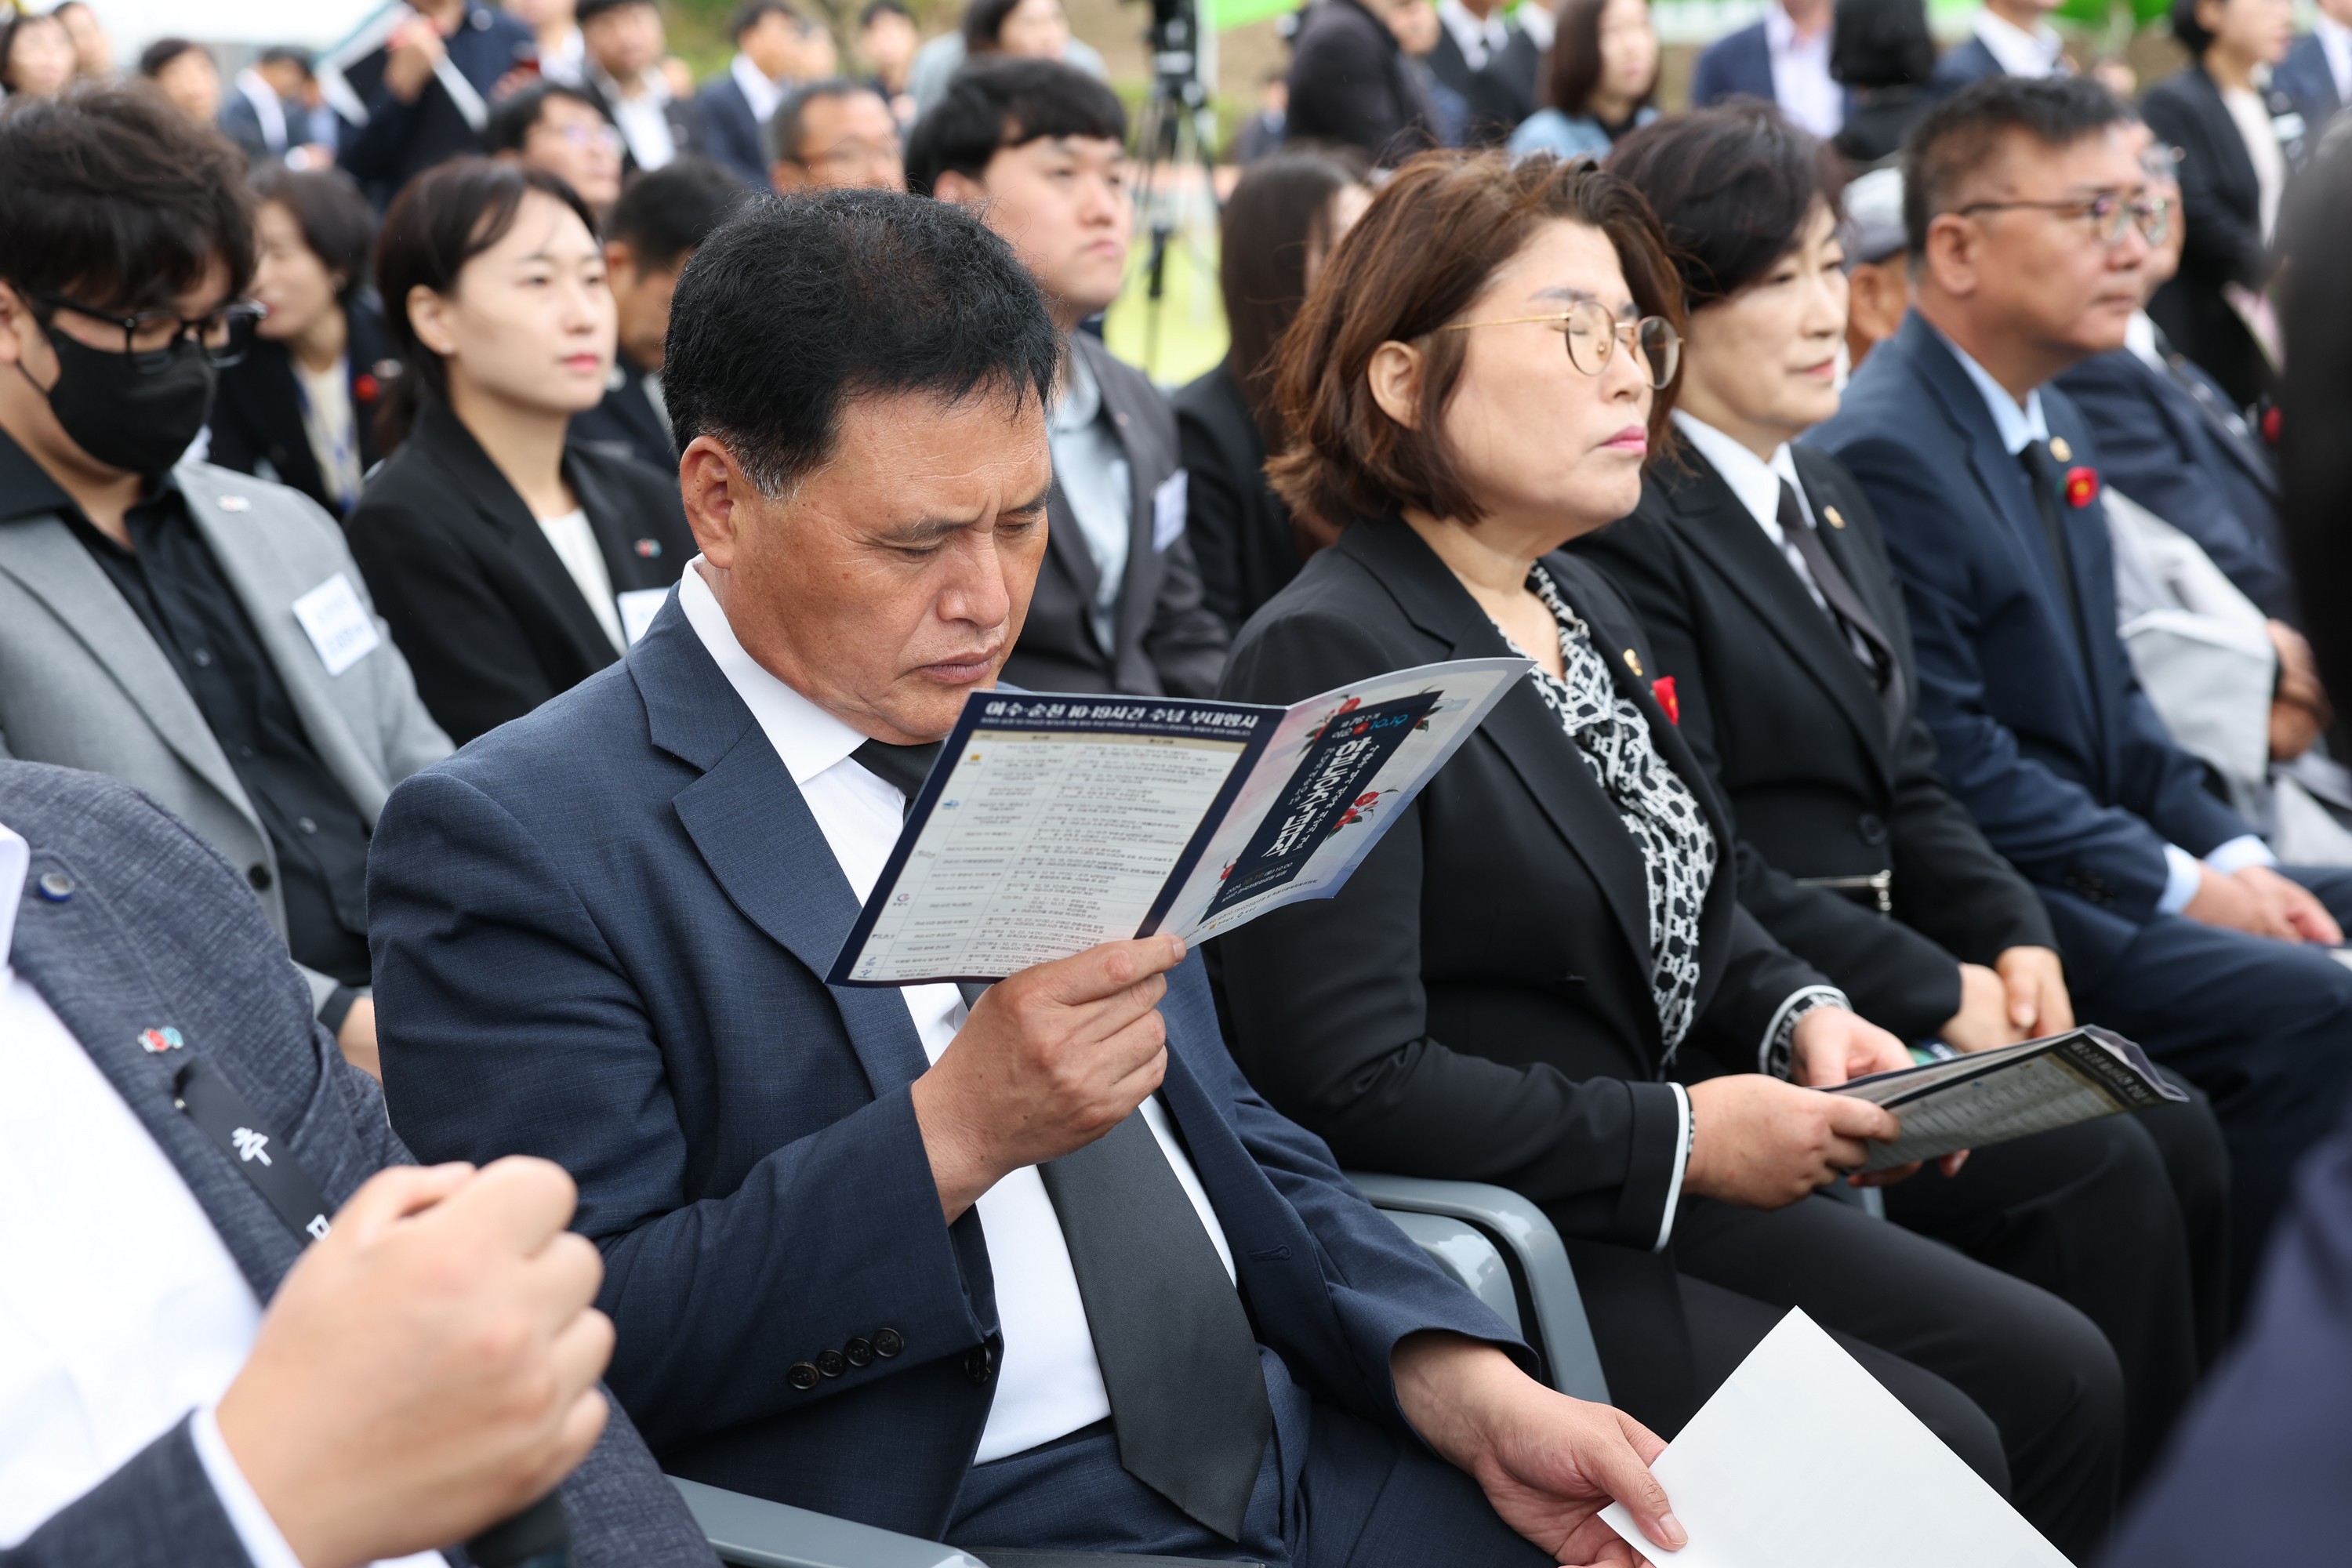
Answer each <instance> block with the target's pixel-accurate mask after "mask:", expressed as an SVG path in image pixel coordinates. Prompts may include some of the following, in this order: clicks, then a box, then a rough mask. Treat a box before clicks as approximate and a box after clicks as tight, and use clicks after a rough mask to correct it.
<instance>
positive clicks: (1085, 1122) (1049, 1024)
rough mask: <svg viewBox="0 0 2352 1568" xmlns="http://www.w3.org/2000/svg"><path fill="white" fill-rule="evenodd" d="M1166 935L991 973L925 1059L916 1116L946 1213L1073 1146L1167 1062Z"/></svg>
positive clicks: (1126, 1106) (1176, 950)
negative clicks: (939, 1047) (1163, 1009)
mask: <svg viewBox="0 0 2352 1568" xmlns="http://www.w3.org/2000/svg"><path fill="white" fill-rule="evenodd" d="M1183 960H1184V944H1183V942H1181V941H1179V940H1178V939H1177V938H1175V937H1172V936H1151V937H1143V938H1139V939H1138V940H1136V941H1133V942H1104V943H1102V944H1101V945H1099V946H1097V947H1090V948H1088V949H1087V951H1086V952H1081V953H1077V954H1075V955H1074V956H1072V957H1069V958H1063V959H1056V960H1055V961H1054V962H1053V963H1040V964H1036V965H1034V967H1032V968H1028V969H1024V970H1023V971H1022V972H1021V973H1018V974H1015V975H1012V976H1010V977H1009V978H1007V979H1004V980H1000V981H998V982H997V983H996V984H994V985H992V986H990V987H989V988H988V991H987V994H984V995H983V996H982V997H981V999H980V1005H978V1006H976V1007H974V1008H973V1009H972V1010H971V1017H970V1018H968V1019H966V1020H965V1022H964V1026H963V1027H962V1028H961V1029H959V1030H957V1031H956V1037H955V1039H954V1040H953V1041H952V1042H950V1045H949V1046H948V1048H947V1049H946V1050H944V1051H942V1052H940V1059H939V1060H938V1061H936V1062H933V1063H932V1064H931V1069H930V1071H929V1072H927V1073H925V1074H924V1075H923V1076H922V1077H920V1078H919V1079H916V1080H915V1088H914V1097H915V1121H916V1124H917V1125H918V1126H919V1127H920V1128H921V1129H922V1134H923V1149H924V1152H926V1153H928V1154H929V1156H930V1161H931V1178H932V1180H933V1181H935V1182H937V1183H938V1184H939V1189H940V1208H941V1209H943V1210H944V1211H945V1212H946V1214H947V1217H948V1220H949V1223H950V1224H952V1223H954V1221H955V1220H956V1219H957V1218H958V1217H959V1216H960V1215H962V1213H963V1211H964V1210H966V1209H968V1208H970V1207H971V1205H972V1204H973V1203H974V1202H976V1201H977V1200H978V1199H979V1197H980V1194H982V1193H984V1192H986V1191H988V1189H989V1188H991V1187H992V1186H994V1185H995V1184H997V1183H998V1182H999V1181H1001V1180H1003V1178H1004V1177H1005V1176H1006V1175H1007V1174H1009V1173H1012V1172H1013V1171H1017V1170H1019V1169H1021V1167H1022V1166H1024V1165H1035V1164H1039V1163H1043V1162H1045V1161H1047V1160H1057V1159H1059V1158H1061V1157H1062V1156H1063V1155H1065V1154H1066V1153H1068V1152H1070V1151H1071V1150H1073V1149H1083V1148H1085V1147H1086V1146H1087V1144H1089V1143H1091V1142H1094V1141H1095V1140H1096V1139H1097V1138H1099V1137H1101V1136H1102V1135H1103V1134H1104V1133H1106V1132H1108V1131H1110V1130H1111V1129H1112V1128H1114V1127H1116V1126H1118V1124H1119V1123H1120V1122H1122V1121H1126V1120H1127V1118H1128V1114H1129V1112H1130V1111H1132V1110H1134V1109H1135V1108H1136V1107H1137V1106H1139V1105H1140V1104H1142V1103H1143V1101H1144V1099H1145V1097H1147V1096H1148V1095H1150V1093H1151V1092H1152V1091H1153V1090H1154V1089H1158V1088H1159V1087H1160V1077H1161V1075H1162V1074H1163V1073H1165V1072H1166V1071H1167V1070H1168V1026H1167V1024H1166V1023H1165V1022H1164V1021H1163V1020H1162V1019H1161V1018H1160V1014H1159V1013H1158V1012H1157V1011H1156V1009H1157V1008H1158V1006H1159V1005H1160V998H1161V997H1162V996H1164V995H1166V994H1168V982H1167V981H1166V980H1165V979H1163V978H1162V976H1163V975H1165V974H1166V973H1167V972H1168V971H1169V970H1171V969H1173V968H1175V967H1176V965H1178V964H1179V963H1182V962H1183Z"/></svg>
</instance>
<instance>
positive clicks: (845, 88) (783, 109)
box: [760, 76, 889, 163]
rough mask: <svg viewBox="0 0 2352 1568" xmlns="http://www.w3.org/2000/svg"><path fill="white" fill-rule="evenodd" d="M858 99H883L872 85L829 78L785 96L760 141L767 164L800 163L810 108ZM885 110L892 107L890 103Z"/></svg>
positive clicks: (799, 88) (777, 106) (845, 79)
mask: <svg viewBox="0 0 2352 1568" xmlns="http://www.w3.org/2000/svg"><path fill="white" fill-rule="evenodd" d="M859 97H866V98H873V99H877V100H880V99H881V98H882V95H881V94H880V93H879V92H877V91H876V90H875V89H874V88H873V87H872V86H871V85H869V84H867V83H866V82H862V81H852V80H850V79H848V78H847V77H845V76H835V77H827V78H826V79H824V80H823V81H813V82H810V83H808V84H807V85H805V86H803V87H796V88H794V89H793V90H792V91H791V92H789V93H787V94H785V95H784V100H783V101H782V103H779V104H778V105H776V111H775V113H773V114H771V115H770V116H768V123H767V126H766V128H765V129H764V130H763V131H761V133H760V140H761V142H765V143H766V144H767V145H766V149H765V151H766V152H767V154H768V162H769V163H799V162H800V161H801V129H802V122H803V121H805V120H806V119H807V118H808V110H809V105H810V104H812V103H823V102H824V100H827V99H833V98H859ZM883 107H885V108H886V109H887V107H889V105H888V103H887V100H885V101H884V103H883Z"/></svg>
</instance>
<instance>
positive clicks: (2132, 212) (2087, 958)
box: [1807, 78, 2352, 1288]
mask: <svg viewBox="0 0 2352 1568" xmlns="http://www.w3.org/2000/svg"><path fill="white" fill-rule="evenodd" d="M1905 164H1906V167H1905V172H1904V177H1905V188H1906V227H1907V229H1908V231H1909V239H1910V247H1911V250H1912V254H1913V255H1914V257H1915V258H1917V259H1916V262H1915V267H1916V272H1915V277H1916V280H1917V287H1916V294H1915V303H1914V307H1913V311H1912V314H1911V316H1910V317H1909V318H1908V319H1907V320H1906V321H1905V322H1904V324H1903V327H1902V330H1901V331H1898V332H1897V333H1896V335H1895V338H1894V339H1892V340H1891V341H1889V342H1885V343H1883V344H1881V345H1880V346H1879V347H1878V348H1876V349H1875V350H1874V351H1873V352H1872V353H1871V356H1870V359H1869V360H1868V362H1867V363H1864V366H1863V368H1862V370H1861V371H1860V372H1859V373H1858V374H1856V376H1855V378H1854V382H1853V386H1852V388H1851V389H1850V390H1849V392H1848V393H1847V395H1846V397H1845V399H1844V403H1843V408H1842V410H1841V412H1840V413H1839V414H1838V416H1837V417H1836V418H1834V419H1832V420H1831V421H1830V422H1829V423H1828V424H1826V425H1823V426H1821V427H1819V428H1818V429H1817V430H1816V431H1815V432H1813V433H1812V434H1811V436H1809V437H1807V440H1808V441H1809V442H1811V443H1814V444H1817V445H1819V446H1820V447H1822V448H1824V449H1825V450H1827V451H1829V452H1830V453H1832V455H1834V456H1836V457H1838V458H1841V459H1842V460H1843V462H1844V463H1845V465H1846V467H1847V468H1849V469H1850V470H1852V472H1853V475H1854V477H1855V479H1856V480H1857V481H1858V482H1859V483H1860V485H1861V487H1862V489H1863V490H1864V493H1865V494H1867V495H1868V496H1869V498H1870V500H1871V503H1872V506H1873V507H1874V510H1876V512H1877V514H1878V517H1879V519H1880V521H1882V522H1883V523H1884V525H1885V531H1886V539H1887V544H1888V546H1889V550H1890V552H1891V554H1892V556H1893V558H1894V563H1895V570H1896V572H1897V574H1899V575H1900V576H1901V578H1902V580H1903V585H1904V595H1905V599H1906V604H1907V605H1908V608H1909V611H1910V618H1911V624H1912V628H1913V632H1914V636H1915V639H1916V647H1917V651H1918V660H1919V685H1920V710H1921V712H1922V714H1923V716H1924V717H1925V718H1926V720H1927V728H1928V730H1929V731H1930V732H1931V733H1932V734H1933V735H1934V737H1935V741H1936V748H1937V765H1938V768H1939V771H1940V772H1941V773H1942V774H1943V777H1944V779H1945V781H1946V782H1947V783H1948V784H1949V785H1950V787H1951V789H1952V791H1953V793H1954V794H1955V795H1958V798H1959V799H1960V801H1961V802H1962V803H1963V804H1964V805H1967V806H1968V807H1969V811H1970V812H1971V813H1972V814H1973V815H1974V816H1975V817H1976V819H1977V823H1978V826H1980V827H1981V828H1982V829H1983V830H1984V833H1985V837H1987V838H1988V839H1989V840H1990V842H1991V844H1992V846H1993V847H1994V848H1996V849H1998V850H2000V852H2001V853H2002V854H2003V855H2004V856H2006V857H2007V858H2009V860H2010V861H2011V863H2013V864H2014V865H2015V866H2016V867H2017V868H2018V869H2019V870H2021V871H2022V872H2023V873H2024V874H2025V876H2026V877H2027V879H2029V880H2031V881H2032V882H2033V884H2034V885H2035V889H2036V890H2037V891H2038V892H2039V893H2040V894H2041V897H2042V903H2043V905H2044V907H2045V908H2046V909H2047V910H2048V911H2049V914H2050V919H2051V923H2052V925H2053V928H2054V929H2055V931H2056V932H2057V935H2058V940H2059V943H2060V946H2061V947H2062V948H2063V951H2064V952H2065V954H2066V959H2067V963H2068V969H2069V979H2070V982H2071V984H2072V989H2073V991H2074V999H2075V1005H2076V1006H2077V1008H2078V1009H2079V1010H2080V1011H2081V1012H2082V1013H2084V1015H2085V1016H2091V1017H2096V1018H2099V1019H2101V1020H2103V1021H2105V1022H2106V1023H2108V1024H2110V1025H2111V1026H2113V1027H2115V1028H2116V1029H2118V1030H2120V1031H2122V1032H2123V1033H2125V1034H2126V1035H2128V1036H2130V1037H2133V1038H2135V1039H2137V1040H2139V1041H2140V1042H2141V1043H2142V1044H2143V1045H2145V1046H2147V1047H2148V1048H2149V1050H2150V1052H2151V1053H2152V1054H2154V1055H2155V1056H2156V1057H2157V1058H2159V1059H2160V1060H2162V1061H2164V1062H2165V1063H2166V1064H2167V1065H2168V1066H2170V1067H2172V1068H2175V1069H2177V1070H2178V1071H2179V1072H2180V1073H2181V1074H2182V1075H2183V1076H2185V1077H2187V1078H2189V1079H2191V1080H2192V1081H2195V1082H2197V1083H2198V1084H2199V1085H2200V1087H2202V1088H2204V1089H2206V1090H2207V1091H2208V1092H2209V1093H2210V1094H2211V1095H2212V1097H2213V1100H2214V1108H2215V1110H2217V1111H2218V1112H2219V1113H2220V1115H2221V1121H2222V1127H2223V1130H2224V1131H2225V1133H2226V1134H2227V1135H2228V1138H2229V1141H2230V1146H2231V1158H2232V1162H2233V1165H2234V1172H2233V1176H2232V1190H2231V1199H2232V1204H2233V1213H2234V1220H2233V1225H2232V1232H2233V1237H2234V1238H2235V1241H2236V1245H2237V1247H2238V1258H2236V1260H2235V1261H2236V1267H2237V1277H2238V1280H2239V1283H2240V1286H2241V1288H2242V1287H2243V1284H2244V1282H2245V1281H2246V1280H2247V1279H2249V1278H2250V1276H2251V1271H2252V1260H2253V1258H2256V1257H2257V1256H2259V1248H2260V1245H2261V1241H2262V1238H2263V1237H2264V1236H2265V1235H2266V1234H2267V1233H2268V1230H2269V1228H2270V1224H2271V1221H2272V1219H2273V1217H2274V1216H2275V1215H2276V1213H2277V1210H2278V1208H2279V1205H2281V1203H2282V1202H2283V1201H2284V1197H2285V1193H2286V1184H2287V1175H2288V1172H2289V1170H2290V1169H2291V1168H2292V1165H2293V1163H2294V1159H2295V1157H2296V1156H2297V1155H2298V1154H2300V1153H2301V1152H2303V1151H2304V1150H2305V1149H2306V1148H2308V1147H2309V1146H2310V1145H2311V1143H2312V1142H2314V1141H2315V1140H2316V1139H2317V1138H2318V1137H2320V1136H2321V1135H2322V1134H2323V1133H2324V1132H2325V1131H2326V1130H2327V1129H2328V1128H2329V1127H2330V1126H2331V1125H2332V1124H2333V1123H2334V1121H2335V1118H2336V1110H2337V1107H2338V1106H2339V1105H2340V1104H2341V1102H2342V1100H2343V1098H2344V1092H2345V1088H2346V1084H2347V1076H2352V973H2347V971H2346V970H2345V969H2344V968H2343V966H2341V965H2339V964H2337V963H2335V962H2334V961H2333V960H2332V959H2331V958H2330V957H2329V956H2328V955H2327V953H2326V951H2325V949H2326V947H2328V946H2332V945H2334V944H2335V943H2336V942H2340V941H2341V940H2342V937H2341V932H2340V928H2339V926H2338V924H2337V918H2338V917H2337V915H2336V913H2335V912H2334V911H2336V910H2347V911H2352V885H2347V881H2346V879H2344V878H2343V877H2341V876H2340V875H2335V874H2327V873H2298V876H2299V877H2300V878H2301V879H2303V880H2302V881H2298V880H2296V879H2290V878H2289V877H2287V876H2284V875H2282V874H2281V873H2280V871H2279V870H2277V869H2275V868H2274V867H2275V858H2274V857H2273V856H2272V855H2271V853H2270V851H2269V849H2268V847H2266V846H2264V845H2263V842H2262V840H2261V839H2260V838H2259V837H2255V836H2254V834H2253V833H2252V830H2251V829H2250V828H2249V827H2248V826H2247V825H2246V824H2245V822H2244V821H2243V820H2242V819H2241V818H2240V817H2239V816H2237V815H2236V814H2235V813H2234V812H2231V810H2230V809H2229V808H2228V807H2226V806H2225V805H2222V804H2221V802H2220V801H2219V800H2217V799H2216V798H2215V797H2214V796H2213V795H2210V794H2208V793H2207V792H2206V790H2205V788H2204V770H2203V768H2202V766H2201V765H2200V764H2199V763H2197V762H2196V760H2195V759H2194V758H2192V757H2190V756H2189V754H2188V753H2187V752H2183V751H2181V750H2180V749H2179V748H2178V747H2176V746H2175V745H2174V744H2173V743H2172V741H2171V739H2170V737H2169V736H2168V735H2167V734H2166V733H2165V731H2164V729H2163V726H2162V724H2161V723H2160V722H2159V721H2158V720H2157V718H2156V715H2155V712H2154V710H2152V709H2151V708H2150V707H2149V705H2148V702H2147V697H2146V695H2145V694H2144V693H2143V692H2141V690H2140V689H2139V688H2138V685H2137V681H2136V680H2135V679H2134V677H2133V675H2132V670H2131V665H2130V662H2129V660H2128V658H2127V657H2126V653H2125V650H2124V647H2123V643H2122V640H2121V638H2120V637H2119V636H2118V635H2117V633H2116V610H2115V605H2116V599H2115V584H2114V568H2113V561H2112V556H2111V554H2110V548H2109V544H2108V540H2107V531H2106V521H2105V515H2104V513H2103V511H2102V509H2101V507H2100V504H2099V499H2098V484H2099V479H2098V470H2097V466H2096V465H2097V454H2096V451H2095V445H2094V441H2093V437H2092V435H2091V432H2090V428H2089V426H2088V423H2087V422H2086V421H2085V420H2084V419H2083V418H2082V416H2081V415H2080V413H2079V412H2078V411H2077V410H2076V409H2075V407H2074V405H2073V404H2072V403H2071V402H2070V401H2069V400H2068V399H2067V398H2066V397H2065V395H2063V394H2062V393H2059V392H2058V391H2056V390H2055V389H2054V388H2053V387H2052V386H2050V385H2049V384H2048V383H2049V382H2050V381H2051V379H2052V377H2053V376H2054V375H2055V374H2057V373H2058V372H2060V371H2062V370H2064V369H2065V368H2067V367H2068V366H2069V365H2071V364H2074V363H2079V362H2080V361H2081V360H2083V359H2085V358H2087V357H2089V356H2090V355H2091V354H2093V353H2101V352H2105V351H2107V350H2110V349H2113V348H2115V347H2116V346H2118V345H2119V344H2120V342H2121V341H2122V338H2123V334H2124V330H2125V327H2126V323H2127V322H2128V321H2130V319H2131V313H2132V311H2133V310H2134V309H2135V308H2136V306H2137V301H2138V300H2139V299H2140V297H2141V292H2142V279H2141V278H2140V275H2139V274H2140V269H2141V268H2143V267H2145V266H2146V264H2147V258H2148V254H2149V246H2148V243H2147V232H2148V231H2149V230H2151V229H2156V228H2157V227H2158V222H2159V220H2160V216H2161V213H2162V209H2161V208H2160V207H2158V206H2155V205H2151V204H2150V203H2149V202H2148V201H2147V188H2148V187H2147V175H2146V174H2145V171H2144V170H2143V169H2142V167H2141V164H2140V163H2139V160H2138V157H2137V149H2136V147H2135V145H2134V142H2133V141H2132V138H2131V136H2130V134H2129V118H2128V110H2126V109H2125V108H2124V107H2123V106H2122V105H2121V104H2120V103H2118V102H2116V100H2115V99H2114V98H2113V96H2112V95H2111V94H2109V93H2108V92H2107V91H2106V89H2105V88H2103V87H2100V86H2099V85H2098V84H2096V83H2095V82H2089V81H2081V80H2063V81H2021V80H2017V79H2009V78H2000V79H1992V80H1988V81H1984V82H1979V83H1978V84H1977V85H1976V86H1974V87H1972V88H1969V89H1966V90H1964V91H1963V92H1961V93H1959V94H1958V95H1957V96H1955V97H1954V98H1952V99H1950V100H1947V101H1946V102H1944V103H1943V104H1941V105H1939V106H1937V109H1936V110H1933V111H1932V112H1931V113H1930V115H1929V116H1928V118H1927V120H1925V121H1921V123H1920V126H1919V128H1918V129H1917V130H1916V131H1915V132H1913V140H1912V142H1911V145H1910V148H1909V150H1908V151H1907V152H1906V157H1905ZM2304 881H2308V882H2310V883H2311V884H2312V886H2313V887H2315V888H2316V889H2319V891H2320V892H2321V893H2324V894H2325V895H2326V899H2325V901H2324V902H2323V900H2322V898H2320V897H2315V895H2314V892H2313V891H2312V890H2311V889H2310V888H2306V887H2305V886H2304V885H2303V882H2304Z"/></svg>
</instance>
